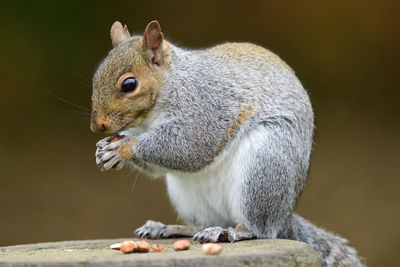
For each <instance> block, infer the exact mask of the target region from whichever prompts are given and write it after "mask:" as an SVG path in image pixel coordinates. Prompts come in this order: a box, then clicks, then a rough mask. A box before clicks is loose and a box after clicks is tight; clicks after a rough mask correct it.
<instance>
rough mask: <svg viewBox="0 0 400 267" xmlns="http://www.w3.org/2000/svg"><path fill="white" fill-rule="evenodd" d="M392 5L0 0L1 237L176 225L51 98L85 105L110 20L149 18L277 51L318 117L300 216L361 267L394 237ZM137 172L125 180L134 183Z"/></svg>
mask: <svg viewBox="0 0 400 267" xmlns="http://www.w3.org/2000/svg"><path fill="white" fill-rule="evenodd" d="M399 7H400V4H399V2H395V1H374V2H373V1H345V0H340V1H296V2H295V1H273V2H272V1H241V2H240V1H210V2H207V1H193V2H189V1H184V2H177V1H159V2H155V1H140V2H139V1H92V2H84V1H65V2H58V1H56V2H54V1H48V2H46V1H40V3H39V1H26V2H23V1H18V2H17V1H13V2H12V1H8V2H7V1H2V2H1V4H0V22H1V24H0V25H1V27H0V34H1V35H0V36H1V37H0V38H1V42H0V56H1V57H0V88H1V95H0V112H1V114H2V116H1V118H2V119H1V130H2V131H1V133H0V140H1V149H0V162H1V163H0V246H4V245H12V244H21V243H30V242H42V241H56V240H72V239H92V238H112V237H121V236H125V237H128V236H131V233H132V230H133V229H135V228H136V227H138V226H140V225H141V224H143V223H144V222H145V220H146V219H155V220H161V221H163V222H165V223H176V222H177V221H176V214H175V213H174V211H173V209H172V207H171V205H170V203H169V200H168V198H167V195H166V190H165V186H164V183H163V181H162V180H157V181H154V180H150V179H148V178H146V177H142V176H138V175H137V174H136V173H135V172H132V171H129V170H127V169H124V170H122V171H120V172H115V171H110V172H104V173H101V172H100V170H99V168H97V166H96V164H95V159H94V152H95V143H96V141H97V140H98V139H100V138H102V137H103V136H102V135H99V134H93V133H92V132H91V131H90V129H89V118H88V116H86V115H85V114H81V113H79V112H76V111H81V110H80V109H78V108H75V107H73V106H71V105H68V104H65V103H63V102H61V101H60V100H58V99H57V97H56V95H57V96H59V97H62V98H64V99H67V100H69V101H72V102H73V103H76V104H78V105H81V106H84V107H86V108H90V95H91V88H90V83H91V75H92V73H93V70H94V69H95V68H96V66H97V64H98V63H99V62H100V60H101V59H102V58H103V57H104V56H105V54H106V53H107V52H108V50H109V49H110V48H111V42H110V39H109V28H110V26H111V24H112V23H113V22H114V21H115V20H120V21H121V22H123V23H126V24H127V25H128V26H129V29H130V30H131V32H136V33H141V32H143V30H144V28H145V26H146V25H147V23H148V22H149V21H151V20H153V19H157V20H159V22H160V23H161V27H162V29H163V32H164V34H165V36H166V37H167V38H168V39H169V40H171V41H172V42H175V43H176V44H178V45H180V46H184V47H190V48H203V47H207V46H211V45H213V44H217V43H220V42H224V41H228V40H229V41H250V42H254V43H257V44H260V45H262V46H265V47H267V48H269V49H271V50H272V51H274V52H276V53H277V54H278V55H280V56H281V57H282V58H283V59H284V60H285V61H286V62H287V63H288V64H289V65H290V66H291V67H292V68H293V69H294V70H295V71H296V73H297V76H298V77H299V79H300V80H301V81H302V82H303V84H304V86H305V87H306V88H307V89H308V91H309V92H310V96H311V100H312V102H313V106H314V109H315V114H316V134H315V145H314V152H313V157H312V164H311V173H310V177H309V180H308V185H307V188H306V189H305V191H304V193H303V195H302V197H301V199H300V201H299V205H298V208H297V212H298V213H300V214H301V215H302V216H304V217H305V218H307V219H309V220H310V221H312V222H313V223H315V224H317V225H319V226H322V227H324V228H326V229H329V230H331V231H334V232H336V233H338V234H341V235H342V236H344V237H346V238H348V239H349V240H350V244H351V245H352V246H354V247H356V248H357V249H358V251H359V253H360V255H361V256H363V257H364V258H366V260H367V263H368V264H369V265H370V266H395V265H396V264H398V250H399V247H400V227H399V226H400V213H399V210H400V209H399V207H400V205H399V204H400V194H399V193H400V179H399V178H400V177H399V171H398V169H399V163H400V161H399V158H400V157H399V149H400V142H399V136H400V135H399V133H400V124H399V122H400V110H399V93H398V92H399V89H400V88H399V85H400V82H399V67H398V66H399V60H400V57H399V48H400V34H399V32H400V31H399V26H400V16H399V10H400V9H399ZM135 181H136V182H135Z"/></svg>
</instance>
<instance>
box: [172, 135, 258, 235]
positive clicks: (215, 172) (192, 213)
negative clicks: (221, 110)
mask: <svg viewBox="0 0 400 267" xmlns="http://www.w3.org/2000/svg"><path fill="white" fill-rule="evenodd" d="M260 135H261V136H262V130H261V131H257V130H256V131H253V132H252V133H251V135H249V136H247V137H245V138H240V137H239V136H237V138H236V140H234V141H233V142H232V143H231V144H230V145H229V147H228V148H227V149H225V150H224V152H222V153H221V154H220V155H218V157H217V158H216V159H215V160H214V161H213V163H211V165H209V166H207V167H206V168H204V169H202V170H201V171H199V172H196V173H182V172H170V173H167V174H166V181H167V188H168V193H169V196H170V199H171V202H172V204H173V205H174V207H175V209H176V211H177V212H178V215H179V217H180V218H182V219H183V220H184V221H185V223H187V224H197V225H203V226H221V227H228V226H231V227H234V226H236V225H237V224H239V223H243V222H244V220H243V218H242V212H241V205H240V203H241V201H240V197H241V186H242V184H243V181H244V170H245V168H246V166H249V165H250V158H251V157H250V153H251V149H252V146H253V145H256V144H257V143H258V142H259V141H260ZM261 139H262V137H261Z"/></svg>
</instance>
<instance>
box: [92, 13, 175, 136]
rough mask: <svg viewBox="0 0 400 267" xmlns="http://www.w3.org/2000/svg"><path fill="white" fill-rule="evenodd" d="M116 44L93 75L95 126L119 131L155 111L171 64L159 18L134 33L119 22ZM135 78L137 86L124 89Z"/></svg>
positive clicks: (113, 35)
mask: <svg viewBox="0 0 400 267" xmlns="http://www.w3.org/2000/svg"><path fill="white" fill-rule="evenodd" d="M110 35H111V41H112V44H113V46H114V48H113V49H112V50H111V51H110V52H109V53H108V55H107V57H106V58H105V59H104V61H103V62H102V63H101V64H100V66H99V67H98V69H97V70H96V73H95V74H94V76H93V93H92V116H91V125H90V127H91V129H92V131H94V132H106V133H115V132H118V131H121V130H125V129H128V128H131V127H135V126H137V125H139V124H140V123H141V122H142V120H143V119H144V118H145V117H146V116H147V114H148V113H149V112H150V111H151V109H152V107H153V105H154V102H155V100H156V96H157V92H158V91H159V90H160V88H161V86H162V83H163V80H164V77H165V72H166V70H167V68H168V59H167V55H168V53H167V50H168V49H169V48H168V43H167V42H166V41H165V40H164V37H163V34H162V32H161V28H160V25H159V24H158V22H157V21H152V22H150V23H149V24H148V25H147V27H146V30H145V32H144V34H143V36H130V34H129V31H128V28H127V27H126V26H125V27H122V24H121V23H119V22H115V23H114V24H113V25H112V27H111V31H110ZM128 78H133V79H134V80H135V81H136V83H137V87H136V89H135V90H133V91H129V92H124V90H123V89H121V88H124V87H123V83H124V81H125V80H126V79H128Z"/></svg>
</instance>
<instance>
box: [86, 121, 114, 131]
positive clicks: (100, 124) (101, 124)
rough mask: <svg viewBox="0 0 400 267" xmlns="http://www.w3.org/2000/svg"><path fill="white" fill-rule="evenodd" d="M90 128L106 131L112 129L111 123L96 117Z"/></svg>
mask: <svg viewBox="0 0 400 267" xmlns="http://www.w3.org/2000/svg"><path fill="white" fill-rule="evenodd" d="M90 129H92V131H93V132H106V131H108V130H109V129H110V125H109V124H108V123H107V122H106V121H104V120H102V119H99V118H96V119H94V120H92V123H91V124H90Z"/></svg>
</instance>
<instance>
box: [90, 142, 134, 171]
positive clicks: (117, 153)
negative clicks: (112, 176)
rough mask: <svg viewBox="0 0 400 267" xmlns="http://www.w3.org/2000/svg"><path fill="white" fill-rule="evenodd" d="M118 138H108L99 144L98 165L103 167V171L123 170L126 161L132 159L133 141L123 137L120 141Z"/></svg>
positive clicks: (97, 151)
mask: <svg viewBox="0 0 400 267" xmlns="http://www.w3.org/2000/svg"><path fill="white" fill-rule="evenodd" d="M115 138H116V137H107V138H104V139H102V140H100V141H99V142H97V144H96V146H97V150H96V163H97V165H99V166H101V170H102V171H104V170H109V169H111V168H114V169H116V170H120V169H122V167H124V166H125V164H126V161H127V160H129V159H130V158H131V157H132V152H131V146H132V145H133V141H132V140H131V139H129V138H126V137H124V136H121V137H120V138H119V139H118V140H115Z"/></svg>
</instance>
